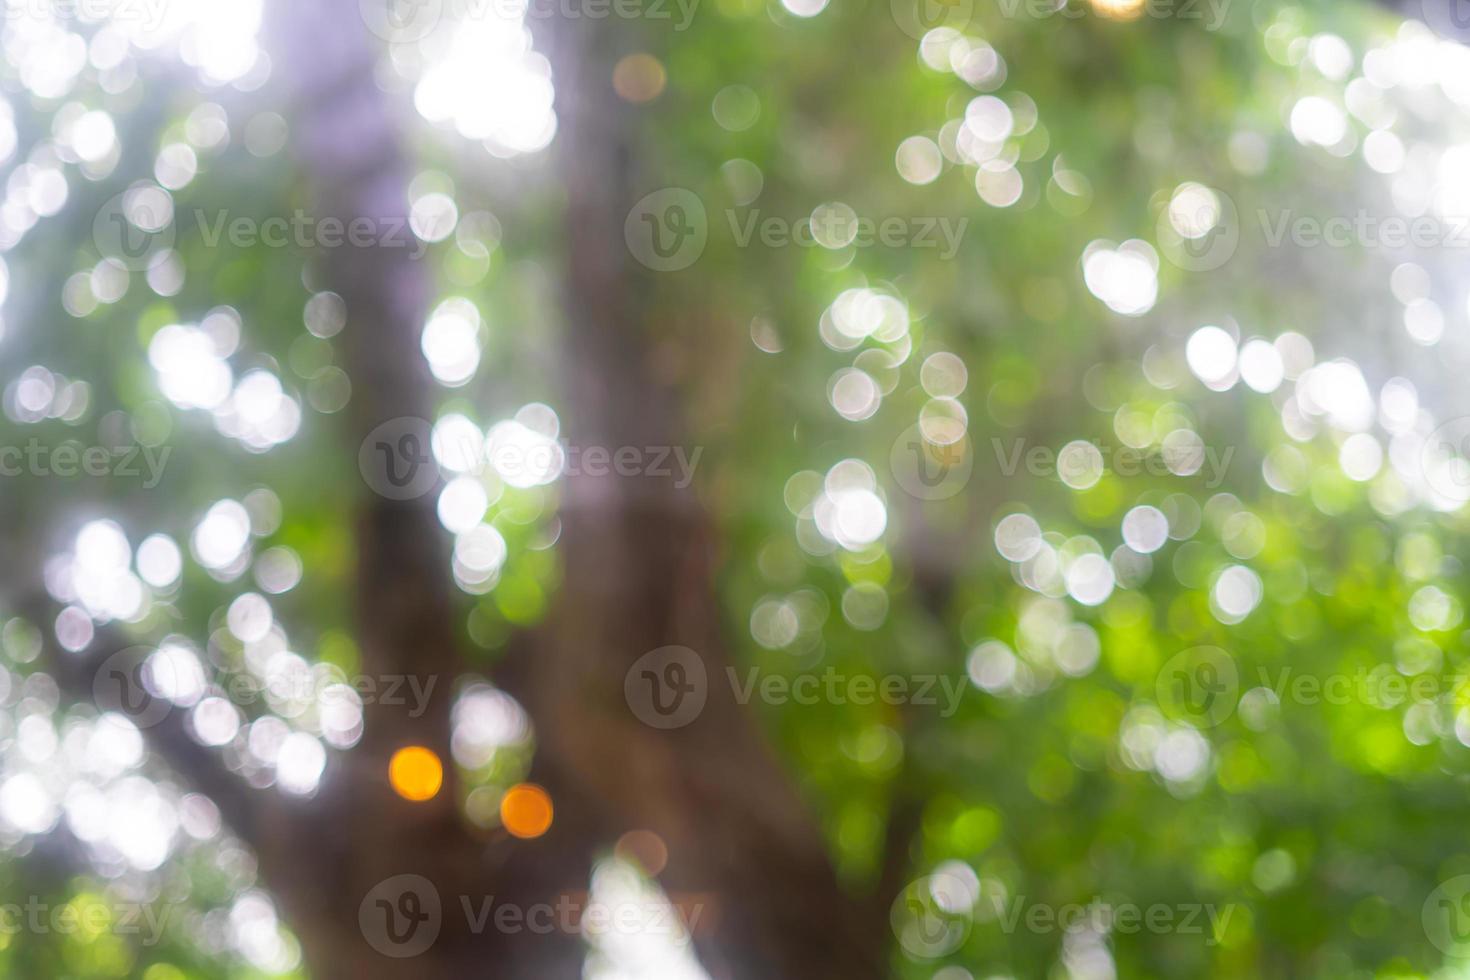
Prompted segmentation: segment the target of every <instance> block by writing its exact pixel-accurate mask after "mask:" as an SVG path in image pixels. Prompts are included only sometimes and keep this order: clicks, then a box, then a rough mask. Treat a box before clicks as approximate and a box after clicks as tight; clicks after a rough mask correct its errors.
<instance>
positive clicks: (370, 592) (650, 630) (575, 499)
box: [253, 0, 887, 980]
mask: <svg viewBox="0 0 1470 980" xmlns="http://www.w3.org/2000/svg"><path fill="white" fill-rule="evenodd" d="M277 15H278V24H277V31H276V37H275V46H274V48H273V50H274V51H275V53H276V56H277V64H278V65H279V66H280V67H281V68H282V69H284V71H283V74H284V75H285V77H286V80H287V81H288V82H289V84H290V87H291V90H292V91H293V92H294V93H295V97H296V99H297V104H296V105H294V106H291V107H289V110H288V111H287V112H286V115H287V117H288V118H289V119H291V120H292V123H293V131H294V136H295V151H296V154H297V156H298V158H299V160H300V162H301V164H302V166H303V168H304V169H305V171H306V176H307V180H308V183H309V185H310V189H311V191H312V193H313V196H314V204H315V206H314V209H313V210H314V212H315V213H316V215H317V216H318V217H327V216H332V217H337V218H339V219H341V220H343V221H344V222H346V221H350V220H352V219H354V218H361V217H367V218H370V219H373V220H375V221H380V222H386V221H399V220H401V219H402V217H403V215H404V213H405V210H406V201H405V197H406V186H407V170H408V165H407V161H406V160H405V158H404V155H403V151H402V149H401V147H400V143H399V138H398V126H397V124H396V120H395V118H394V116H393V112H392V107H391V106H390V102H389V99H388V98H387V96H385V95H384V93H383V92H382V90H381V89H380V87H379V86H378V85H377V82H376V79H375V75H374V72H375V67H376V64H377V59H378V56H379V53H380V51H379V42H378V41H377V40H376V39H375V38H373V37H372V36H371V35H370V34H369V33H368V32H367V31H366V30H365V29H364V26H363V22H362V19H361V16H360V14H359V10H358V4H357V2H356V0H313V2H310V3H305V2H303V3H286V2H284V0H282V2H280V3H278V4H277ZM550 33H551V37H550V38H549V42H550V46H551V47H553V48H554V49H555V64H556V81H557V85H558V113H559V117H560V122H561V127H560V132H559V136H558V143H557V147H556V152H557V155H558V156H559V158H560V160H561V161H562V169H561V178H562V179H563V181H564V183H565V187H566V193H567V197H566V201H567V213H566V241H567V251H568V257H567V260H566V267H565V282H564V287H563V289H562V294H563V295H564V296H565V298H566V299H565V315H566V321H567V325H566V331H565V336H564V344H563V348H562V350H563V356H562V363H563V365H564V367H565V370H566V375H567V377H566V398H567V402H566V406H567V408H566V416H565V422H566V425H565V429H566V433H567V435H568V437H569V438H570V439H571V441H572V442H574V443H575V444H578V445H581V446H605V447H608V448H609V449H613V450H615V449H616V448H617V447H619V446H634V447H639V448H644V447H652V446H671V445H674V444H675V443H676V441H677V438H678V425H677V421H676V420H677V418H678V412H677V409H676V406H675V404H674V402H673V399H672V397H671V395H670V393H669V392H668V391H666V390H664V389H663V387H662V386H661V385H660V384H659V383H658V381H657V380H656V378H655V376H654V372H653V371H652V370H651V368H650V363H649V362H650V344H649V342H648V339H647V333H646V324H647V316H648V314H649V308H648V306H647V303H646V301H645V300H643V299H642V297H643V296H645V295H647V294H649V293H650V292H652V290H651V283H650V282H648V281H646V280H644V281H640V279H639V277H638V276H637V275H636V274H635V270H637V271H641V270H639V269H638V267H636V266H633V265H632V263H631V262H630V260H629V256H628V253H627V251H626V249H625V247H624V243H623V221H624V218H625V217H626V215H627V212H628V208H629V207H630V205H631V204H632V202H633V201H634V200H636V199H637V197H639V196H641V192H640V191H639V189H638V187H637V183H638V181H639V180H640V179H642V176H643V172H644V171H643V168H642V167H641V166H640V161H639V153H638V149H639V148H638V146H637V144H636V141H635V137H634V133H635V132H636V126H635V123H636V120H634V119H633V118H631V115H632V114H631V111H630V107H628V106H626V105H625V104H623V103H621V102H620V101H619V100H618V99H617V98H616V96H615V95H614V93H613V90H612V86H611V76H612V66H613V64H614V62H615V60H616V56H617V55H618V53H619V52H618V49H617V40H618V37H619V34H618V32H617V31H616V30H615V29H614V28H613V27H611V26H610V25H609V24H608V23H606V22H603V21H600V20H599V21H589V20H586V19H582V20H572V21H568V22H562V23H557V24H554V25H550ZM542 40H543V44H544V43H545V42H547V41H548V39H545V38H543V39H542ZM325 251H326V254H325V255H324V259H325V262H324V267H323V268H322V269H321V270H320V271H321V272H322V278H321V281H322V285H323V287H324V288H328V289H332V290H334V291H336V292H337V293H339V294H340V295H341V296H342V297H343V298H344V299H345V301H346V305H347V310H348V324H347V327H346V329H345V330H344V331H343V333H342V335H341V339H340V344H341V348H342V350H343V352H344V356H345V359H346V361H347V366H348V369H349V371H350V372H351V375H352V378H353V399H352V406H351V411H350V413H349V415H350V420H349V421H350V423H351V426H352V439H353V440H354V441H352V442H350V443H349V444H348V446H347V449H348V451H355V450H356V445H357V444H356V440H360V439H362V438H364V437H365V436H366V435H367V433H369V432H371V431H372V430H373V429H374V428H375V427H376V426H378V425H379V424H380V423H382V422H384V421H386V420H389V419H393V418H396V417H402V416H417V417H420V418H430V417H432V414H433V411H432V409H433V405H432V398H433V392H434V386H433V383H432V380H431V378H430V377H429V374H428V372H427V369H426V367H425V364H424V361H423V358H422V357H421V355H420V354H419V351H418V337H419V331H420V329H421V326H422V324H423V321H424V318H425V314H426V302H427V298H428V283H427V275H426V272H425V270H424V269H423V268H422V264H421V263H418V262H416V261H415V260H414V259H412V258H411V257H410V253H409V251H408V250H406V249H403V248H397V249H395V248H387V247H369V248H355V247H343V248H338V249H330V250H325ZM357 506H358V508H359V518H358V522H357V523H358V536H357V542H356V544H357V567H358V596H357V608H358V631H357V632H358V638H359V643H360V646H361V649H362V670H363V672H364V673H365V674H369V675H383V674H415V675H420V676H424V675H430V676H434V677H436V678H438V682H437V685H436V688H435V691H434V697H433V699H432V701H431V706H430V710H429V711H428V712H427V713H426V714H424V715H423V716H422V717H419V718H410V717H408V716H407V714H406V710H407V709H405V708H393V707H389V706H384V705H371V706H369V707H368V709H367V713H366V719H365V734H364V737H363V740H362V742H361V744H360V745H359V746H358V747H357V748H356V749H355V750H353V751H352V752H350V753H348V754H347V755H346V758H345V761H344V764H343V765H340V766H337V767H335V768H334V769H333V770H330V771H329V772H330V776H331V778H330V779H329V781H328V782H326V783H324V785H323V787H322V790H321V792H320V794H319V796H318V797H317V798H316V799H315V800H313V801H311V802H310V804H309V805H306V806H302V807H299V808H297V812H295V813H293V816H292V819H291V821H290V822H289V823H278V824H274V825H272V826H270V827H267V828H264V829H263V832H262V833H259V834H256V835H254V836H253V843H254V845H255V847H256V849H257V851H258V852H259V855H260V859H261V868H262V873H263V876H264V879H265V883H266V884H267V885H268V886H269V887H270V888H271V889H272V890H273V891H274V892H275V894H277V895H278V896H279V897H280V900H281V902H282V904H283V906H284V912H285V914H286V916H287V919H288V921H290V922H291V924H292V925H293V927H294V928H295V929H296V930H297V932H298V934H299V935H300V936H301V938H302V942H303V944H304V946H305V956H306V959H307V963H308V966H309V968H310V970H311V971H312V973H313V975H314V976H315V977H317V978H319V980H334V978H338V977H341V978H349V977H352V978H357V977H369V976H371V977H387V978H391V977H399V976H402V977H441V976H442V977H465V976H497V977H500V976H504V977H526V978H544V977H567V978H571V977H577V976H579V975H580V974H581V963H582V958H583V947H582V944H581V942H580V940H579V939H578V938H577V937H576V936H573V935H567V934H565V933H554V934H552V935H533V934H529V933H527V932H517V933H504V932H497V931H496V930H495V928H494V926H493V925H489V926H486V927H484V928H479V929H477V928H474V927H473V926H472V925H471V922H470V917H469V916H467V915H466V910H465V908H464V907H462V905H461V899H462V898H463V899H465V900H467V901H468V902H469V903H470V905H471V906H472V907H473V908H476V909H478V908H479V907H480V903H481V902H482V901H484V900H485V899H486V898H488V897H491V896H493V898H494V901H495V904H496V905H497V906H499V905H504V904H514V905H518V906H521V907H522V908H526V907H529V906H531V905H533V904H539V903H545V904H548V905H555V904H556V903H557V902H558V901H559V900H562V899H563V898H564V896H567V895H570V894H576V893H578V892H582V891H584V890H585V889H586V888H587V885H588V878H589V874H590V870H591V867H592V863H593V861H594V860H595V859H596V857H597V856H599V855H600V854H605V853H606V852H607V851H608V850H609V849H610V848H611V845H612V844H613V842H615V841H616V840H617V839H618V837H619V836H620V835H621V834H623V833H625V832H627V831H629V830H635V829H639V830H650V831H653V832H654V833H657V834H658V835H659V836H660V837H661V838H662V839H663V840H664V842H665V843H666V844H667V846H668V850H669V862H668V870H667V871H666V873H665V874H664V875H663V876H662V877H661V879H660V880H661V883H662V884H663V885H664V887H665V889H666V890H668V891H669V892H670V893H671V896H672V897H673V898H674V899H675V901H676V902H677V903H681V904H684V905H686V906H687V905H689V904H691V903H695V904H698V905H699V906H700V909H699V913H700V923H699V926H700V928H699V929H697V930H696V941H697V943H698V950H699V954H700V957H701V959H702V961H703V962H704V963H705V965H706V967H707V968H708V969H709V970H710V972H711V973H712V974H713V975H714V976H716V977H803V978H813V977H842V978H844V980H861V978H864V977H877V976H879V975H881V974H882V973H883V972H884V971H883V969H882V966H881V964H882V962H883V951H884V949H885V948H886V945H887V944H886V943H885V942H884V940H883V937H884V935H885V933H886V924H877V923H875V922H874V921H873V919H872V918H871V910H870V909H864V908H863V907H860V906H858V905H856V904H855V903H851V902H850V901H849V900H848V898H847V897H846V896H845V895H844V893H843V891H842V889H841V888H840V887H839V885H838V882H837V880H836V877H835V875H834V873H833V871H832V869H831V867H830V864H829V861H828V858H827V852H826V847H825V844H824V841H823V839H822V836H821V834H820V833H819V831H818V829H817V827H816V825H815V823H814V822H813V820H812V818H811V816H810V815H809V814H808V813H807V811H806V809H805V808H804V806H803V804H802V802H801V800H800V799H799V797H798V794H797V793H796V792H795V791H794V789H793V788H792V787H791V785H790V783H789V781H788V780H787V779H786V777H785V775H784V773H783V772H782V771H781V768H780V766H779V765H778V763H777V761H776V760H775V758H774V757H773V755H772V754H771V753H770V752H769V750H768V748H767V746H766V745H765V743H764V741H763V740H762V738H761V736H760V733H759V732H758V730H757V728H756V726H755V723H754V720H753V719H752V718H751V717H750V716H749V714H748V712H747V710H746V709H745V707H743V706H742V705H739V704H737V703H736V702H735V700H734V695H733V691H732V690H731V689H730V685H728V684H726V683H724V670H723V668H724V664H725V660H724V654H723V646H722V643H721V639H720V634H721V628H720V616H719V610H718V603H717V599H716V595H715V589H714V582H713V567H714V564H715V562H716V560H717V557H718V556H717V554H716V548H715V541H716V537H715V534H714V532H713V529H712V527H711V523H710V519H709V517H708V515H707V514H706V513H705V512H704V511H703V510H702V508H701V507H700V506H699V503H698V501H697V499H696V497H695V495H694V491H693V490H692V489H691V490H684V491H676V490H675V489H674V488H673V487H672V485H671V484H670V483H667V482H661V481H658V480H654V479H650V478H647V477H634V478H616V477H615V478H609V479H605V480H594V479H589V478H585V477H579V478H573V479H571V480H569V482H568V485H567V487H566V504H565V508H564V510H563V512H562V519H563V535H562V542H561V546H562V555H563V557H564V561H565V566H566V574H565V580H564V585H563V588H562V590H561V592H560V597H559V600H558V604H557V606H556V608H555V609H554V610H553V611H552V613H551V615H550V617H549V618H548V621H547V623H546V624H545V625H544V627H543V628H541V629H540V630H538V631H537V632H536V634H535V635H534V636H532V637H526V638H521V640H522V642H521V643H520V646H519V648H518V650H517V651H516V652H515V653H514V655H513V656H512V657H511V658H510V660H509V663H508V664H507V669H506V672H505V676H504V677H502V678H499V679H500V680H501V681H502V683H504V684H505V685H506V686H507V687H508V689H510V690H511V691H512V692H513V693H514V694H516V696H518V697H519V698H520V699H521V700H522V701H523V703H524V704H525V705H526V707H527V709H528V710H529V712H530V714H531V718H532V721H533V723H534V725H535V729H536V736H537V751H536V757H535V762H534V769H533V778H534V779H536V780H537V781H539V782H541V783H543V784H545V785H546V786H547V787H548V788H549V790H550V791H551V793H552V795H553V798H554V799H555V801H556V805H557V819H556V822H555V825H554V826H553V828H552V830H551V832H550V833H548V834H547V835H546V836H545V837H543V838H541V839H539V840H536V841H531V842H523V841H512V840H510V839H509V838H507V837H506V836H505V835H504V834H493V835H484V834H480V833H478V832H476V831H474V830H473V828H471V827H469V825H468V824H467V823H465V822H464V821H463V820H462V819H461V818H460V816H459V813H458V806H457V799H458V790H457V787H456V786H455V785H454V783H453V780H452V779H450V780H448V781H447V783H446V786H445V788H444V790H443V791H441V793H440V795H439V796H438V797H437V798H436V799H435V800H434V801H432V802H430V803H426V804H412V803H408V802H405V801H403V800H401V799H399V798H398V797H397V796H396V795H394V794H393V793H392V792H391V790H390V789H389V787H388V784H387V779H386V769H387V760H388V758H389V756H390V755H391V754H392V752H393V751H394V750H395V749H396V748H398V747H400V746H402V745H405V744H410V743H417V744H425V745H429V746H430V747H432V748H434V749H435V750H436V751H437V752H439V754H440V755H441V757H443V758H445V759H446V760H448V759H450V758H451V755H450V752H449V730H450V724H449V708H450V703H451V699H452V691H451V683H452V680H453V678H454V677H455V676H456V675H457V674H458V672H459V671H460V670H461V669H462V663H461V661H460V659H459V657H458V652H457V649H456V647H457V635H456V634H457V630H456V629H455V625H454V624H455V622H456V616H457V614H456V611H455V604H454V602H453V595H454V592H453V587H452V585H451V584H450V581H449V575H448V555H447V553H446V548H445V546H444V544H443V532H442V529H441V528H440V527H439V526H438V522H437V521H436V519H435V517H434V508H433V496H432V495H429V496H426V497H424V498H422V499H420V500H416V501H410V502H405V503H395V502H392V501H387V500H384V499H381V498H378V497H376V496H373V495H371V494H369V493H368V492H367V491H366V488H364V489H363V495H362V498H361V500H360V501H359V502H358V504H357ZM671 643H680V644H684V645H687V646H689V647H692V648H694V649H695V650H697V651H698V652H699V653H700V654H701V655H702V657H703V658H704V662H705V664H706V667H707V676H708V677H709V678H710V681H711V683H710V684H709V700H708V704H707V705H706V707H705V709H704V711H703V713H702V715H701V716H700V717H699V718H698V720H697V721H695V722H694V723H693V724H691V725H689V726H688V727H687V728H684V729H680V730H678V731H673V732H665V731H657V730H654V729H652V728H649V727H646V726H644V725H643V724H641V723H640V722H639V721H638V720H637V718H636V717H635V716H634V715H633V713H632V712H631V711H630V709H629V707H628V705H627V704H626V703H625V701H624V689H623V684H624V678H625V676H626V674H627V672H628V670H629V668H630V666H631V665H632V664H633V662H634V661H636V660H637V659H638V658H639V657H640V656H642V655H643V654H644V653H646V652H647V651H649V650H652V649H654V648H656V647H660V646H664V645H667V644H671ZM401 874H417V875H422V876H424V877H425V878H427V879H428V880H430V881H431V882H432V883H433V885H434V887H435V889H436V890H437V892H438V895H439V899H440V902H441V908H442V914H441V916H440V919H441V932H440V934H439V937H438V939H437V941H436V942H434V943H433V945H432V946H431V947H430V948H429V949H428V950H426V951H425V952H423V953H422V954H420V955H417V956H414V957H412V958H407V959H393V958H389V957H386V956H383V955H380V954H379V953H378V952H375V951H374V950H373V949H372V948H371V946H370V944H369V943H368V942H366V941H365V939H364V935H363V925H362V923H361V922H360V920H359V911H360V909H359V905H360V903H361V902H362V901H363V899H364V897H365V896H366V895H367V894H368V892H369V891H370V890H371V889H373V888H374V887H375V886H376V885H377V884H378V883H379V882H381V881H383V880H385V879H388V878H391V877H393V876H396V875H401ZM365 914H368V915H372V914H373V911H372V910H371V909H368V910H366V911H365Z"/></svg>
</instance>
